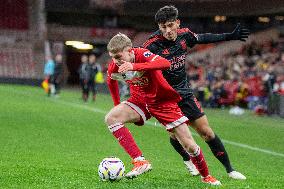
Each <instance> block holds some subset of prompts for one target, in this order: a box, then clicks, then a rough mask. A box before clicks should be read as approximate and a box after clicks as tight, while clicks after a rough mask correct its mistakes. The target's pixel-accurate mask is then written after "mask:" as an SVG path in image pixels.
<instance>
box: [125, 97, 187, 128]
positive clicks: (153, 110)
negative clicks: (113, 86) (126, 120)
mask: <svg viewBox="0 0 284 189" xmlns="http://www.w3.org/2000/svg"><path fill="white" fill-rule="evenodd" d="M122 103H124V104H127V105H128V106H130V107H131V108H132V109H133V110H135V111H136V112H137V113H138V114H139V115H140V117H141V120H140V121H139V122H136V123H135V124H136V125H143V124H144V122H145V121H146V120H148V119H149V118H150V117H151V116H153V117H155V118H156V119H157V120H158V121H159V122H160V123H161V124H162V125H164V126H165V127H166V129H167V130H169V131H170V130H172V129H173V128H175V127H177V126H179V125H181V124H182V123H187V122H188V118H187V117H185V116H184V115H183V113H182V111H181V109H180V108H179V107H178V105H177V103H176V102H167V103H162V104H155V105H146V104H145V103H143V102H141V101H138V100H135V99H134V98H129V99H128V100H127V101H124V102H122Z"/></svg>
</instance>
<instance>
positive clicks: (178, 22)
mask: <svg viewBox="0 0 284 189" xmlns="http://www.w3.org/2000/svg"><path fill="white" fill-rule="evenodd" d="M176 23H177V26H178V28H179V26H180V20H179V19H177V20H176Z"/></svg>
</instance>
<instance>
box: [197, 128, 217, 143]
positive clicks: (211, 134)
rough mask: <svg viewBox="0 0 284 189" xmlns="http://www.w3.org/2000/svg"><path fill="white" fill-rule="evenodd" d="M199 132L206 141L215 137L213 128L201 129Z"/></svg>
mask: <svg viewBox="0 0 284 189" xmlns="http://www.w3.org/2000/svg"><path fill="white" fill-rule="evenodd" d="M198 133H199V135H200V136H201V137H202V138H203V139H204V140H205V141H210V140H212V139H214V137H215V135H214V132H213V131H212V129H204V130H200V131H199V132H198Z"/></svg>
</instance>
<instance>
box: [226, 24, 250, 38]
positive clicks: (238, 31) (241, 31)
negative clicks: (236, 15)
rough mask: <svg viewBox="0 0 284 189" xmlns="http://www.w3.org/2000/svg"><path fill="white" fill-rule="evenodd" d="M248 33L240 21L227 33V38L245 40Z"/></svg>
mask: <svg viewBox="0 0 284 189" xmlns="http://www.w3.org/2000/svg"><path fill="white" fill-rule="evenodd" d="M249 34H250V31H249V30H248V29H246V28H243V27H242V26H241V24H240V23H238V24H237V26H236V28H235V29H234V31H233V32H232V33H230V35H229V40H241V41H246V39H247V38H248V36H249Z"/></svg>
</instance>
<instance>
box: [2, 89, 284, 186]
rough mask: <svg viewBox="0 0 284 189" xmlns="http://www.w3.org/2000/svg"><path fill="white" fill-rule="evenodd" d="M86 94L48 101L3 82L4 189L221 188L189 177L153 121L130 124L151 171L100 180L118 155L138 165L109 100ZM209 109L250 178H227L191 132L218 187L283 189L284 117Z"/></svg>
mask: <svg viewBox="0 0 284 189" xmlns="http://www.w3.org/2000/svg"><path fill="white" fill-rule="evenodd" d="M80 96H81V94H80V92H79V91H76V90H63V91H62V93H61V94H60V98H48V97H47V96H46V94H45V93H44V91H43V90H42V89H41V88H38V87H27V86H17V85H4V84H0V99H1V100H0V147H1V148H0V188H21V189H22V188H99V189H101V188H112V189H117V188H123V189H125V188H129V189H133V188H141V189H145V188H147V189H148V188H163V189H166V188H177V189H182V188H190V189H192V188H216V187H213V186H208V185H206V184H203V183H201V182H200V178H199V177H192V176H190V175H189V174H188V173H187V172H186V169H185V167H184V165H183V162H182V159H181V158H180V157H179V156H178V155H177V154H176V153H175V152H174V150H173V149H172V147H171V146H170V144H169V137H168V135H167V132H166V131H165V129H164V128H162V127H160V126H155V124H153V123H154V122H155V120H150V121H149V123H147V124H146V125H145V126H143V127H137V126H134V125H128V128H130V130H131V132H132V133H133V135H134V137H135V139H136V141H137V143H138V145H139V146H140V147H141V149H142V150H143V153H144V155H145V157H146V158H147V159H149V160H150V161H151V162H152V165H153V170H152V171H151V172H149V173H147V174H145V175H141V176H140V177H138V178H136V179H133V180H127V179H122V180H121V181H119V182H114V183H110V182H102V181H100V179H99V176H98V174H97V168H98V165H99V163H100V161H101V160H102V159H103V158H105V157H108V156H117V157H119V158H120V159H122V161H123V162H124V164H125V165H126V170H127V171H128V170H130V169H131V168H132V165H131V163H130V158H129V157H128V155H127V154H126V153H125V152H124V151H123V149H122V148H121V147H120V146H119V145H118V143H117V141H116V140H115V139H114V137H113V136H112V135H111V134H110V132H109V131H108V129H107V127H106V126H105V124H104V116H105V114H106V112H107V111H108V110H110V109H111V107H112V100H111V98H110V96H108V95H98V97H97V101H96V102H91V101H90V102H88V103H83V102H82V101H81V99H80ZM205 111H206V113H207V116H208V118H209V122H210V125H211V127H212V128H213V129H214V131H215V132H216V133H217V134H218V135H219V136H220V138H221V139H222V140H223V141H224V144H225V146H226V149H227V151H228V153H229V156H230V159H231V162H232V164H233V166H234V168H235V169H236V170H239V171H240V172H242V173H244V174H245V175H246V176H247V180H246V181H237V180H231V179H229V178H228V176H227V174H226V172H225V169H224V168H223V167H222V165H221V164H220V163H219V162H218V161H217V160H216V159H215V158H214V157H213V155H212V153H211V151H210V150H209V148H208V146H207V145H206V143H204V142H203V141H202V140H201V138H200V137H199V136H197V135H196V134H195V132H194V131H193V134H194V138H195V139H196V142H197V143H198V144H199V145H200V146H201V148H202V149H203V152H204V155H205V158H206V160H207V163H208V166H209V168H210V172H211V174H212V175H214V176H215V177H217V178H218V179H219V180H220V181H221V182H222V186H220V187H218V188H228V189H234V188H240V189H246V188H255V189H259V188H269V189H271V188H275V189H280V188H284V119H281V118H278V117H258V116H255V115H253V113H252V112H249V111H246V113H245V114H244V115H243V116H231V115H229V114H228V110H227V109H225V110H212V109H206V110H205Z"/></svg>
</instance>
